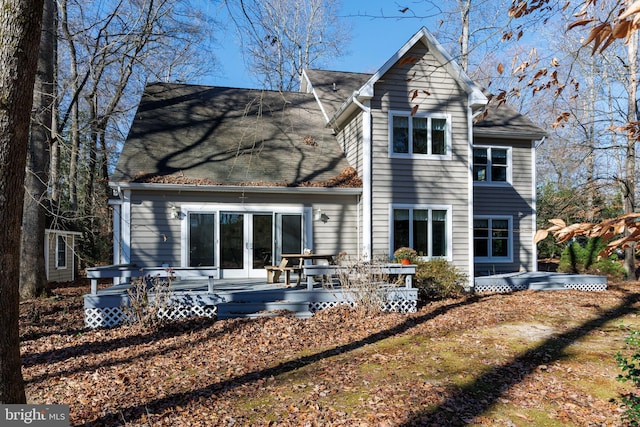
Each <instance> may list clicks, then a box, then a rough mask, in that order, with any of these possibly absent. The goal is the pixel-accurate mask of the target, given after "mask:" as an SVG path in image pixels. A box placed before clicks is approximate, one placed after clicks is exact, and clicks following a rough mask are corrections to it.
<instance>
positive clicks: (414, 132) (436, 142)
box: [389, 112, 451, 157]
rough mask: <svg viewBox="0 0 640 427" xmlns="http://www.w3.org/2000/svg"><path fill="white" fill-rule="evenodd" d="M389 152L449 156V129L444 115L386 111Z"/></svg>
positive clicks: (401, 154) (402, 155)
mask: <svg viewBox="0 0 640 427" xmlns="http://www.w3.org/2000/svg"><path fill="white" fill-rule="evenodd" d="M389 122H390V126H389V133H390V135H389V140H390V141H391V144H390V147H389V153H390V155H391V156H394V157H429V156H438V157H443V156H450V155H451V128H450V123H449V122H450V120H449V117H448V116H447V115H445V114H416V115H414V116H412V115H411V114H409V113H400V112H391V113H390V114H389Z"/></svg>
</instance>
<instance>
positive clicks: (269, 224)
mask: <svg viewBox="0 0 640 427" xmlns="http://www.w3.org/2000/svg"><path fill="white" fill-rule="evenodd" d="M272 246H273V214H271V213H236V212H220V270H221V272H222V276H223V277H262V276H264V275H265V269H264V266H265V265H267V264H270V263H271V254H272V252H273V249H272Z"/></svg>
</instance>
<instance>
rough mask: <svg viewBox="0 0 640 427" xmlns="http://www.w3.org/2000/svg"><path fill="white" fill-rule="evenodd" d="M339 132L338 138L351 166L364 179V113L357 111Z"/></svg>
mask: <svg viewBox="0 0 640 427" xmlns="http://www.w3.org/2000/svg"><path fill="white" fill-rule="evenodd" d="M346 123H347V124H346V125H345V127H344V128H343V129H341V130H340V132H338V135H337V138H338V142H339V143H340V147H342V151H344V153H345V156H346V157H347V160H348V161H349V164H350V165H351V166H352V167H354V168H355V169H356V171H358V175H360V177H362V138H363V137H362V133H363V132H362V111H360V110H358V111H356V112H355V113H354V114H353V115H352V116H351V117H350V118H349V119H348V120H347V122H346Z"/></svg>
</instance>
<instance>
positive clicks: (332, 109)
mask: <svg viewBox="0 0 640 427" xmlns="http://www.w3.org/2000/svg"><path fill="white" fill-rule="evenodd" d="M305 72H306V74H307V76H308V77H309V80H310V81H311V84H312V85H313V89H314V90H315V92H316V94H317V95H318V98H319V99H320V102H322V105H323V106H324V108H325V112H326V113H327V115H328V116H329V118H332V117H333V115H334V114H335V113H336V111H338V109H339V108H340V107H341V106H342V104H344V102H345V101H346V100H347V99H348V98H349V97H350V96H351V95H352V94H353V91H355V90H358V89H360V88H361V87H362V85H364V84H365V83H366V82H367V80H369V79H370V78H371V76H372V75H373V74H364V73H348V72H343V71H326V70H305ZM334 83H335V90H334V86H333V85H334Z"/></svg>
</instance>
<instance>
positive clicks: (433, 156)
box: [387, 110, 453, 160]
mask: <svg viewBox="0 0 640 427" xmlns="http://www.w3.org/2000/svg"><path fill="white" fill-rule="evenodd" d="M387 117H388V125H387V127H388V133H389V134H388V154H389V157H390V158H394V159H425V160H451V158H452V151H453V146H452V139H451V138H452V136H451V114H448V113H434V112H419V113H416V114H414V115H411V112H409V111H401V110H390V111H389V112H388V116H387ZM394 117H407V118H408V119H409V129H408V132H409V153H396V152H394V151H393V118H394ZM414 117H418V118H426V119H428V121H427V135H428V136H427V139H428V147H427V149H428V153H427V154H421V153H417V154H416V153H412V152H411V151H412V148H413V144H412V140H413V132H412V130H413V118H414ZM431 119H444V120H445V121H446V130H445V132H446V134H445V137H446V141H445V150H446V153H445V154H431V149H432V144H433V143H432V140H431Z"/></svg>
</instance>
